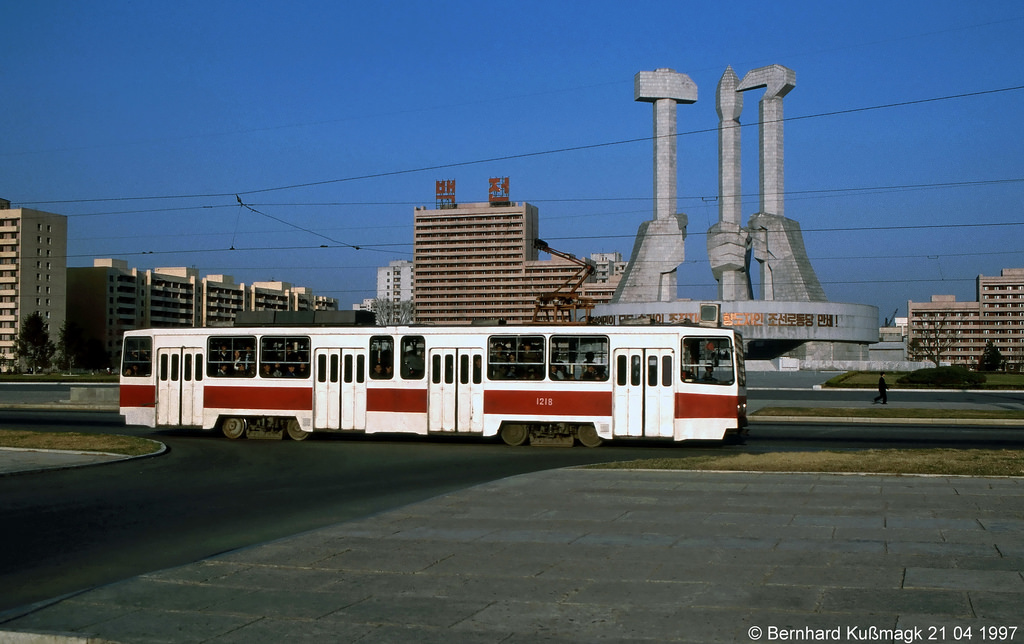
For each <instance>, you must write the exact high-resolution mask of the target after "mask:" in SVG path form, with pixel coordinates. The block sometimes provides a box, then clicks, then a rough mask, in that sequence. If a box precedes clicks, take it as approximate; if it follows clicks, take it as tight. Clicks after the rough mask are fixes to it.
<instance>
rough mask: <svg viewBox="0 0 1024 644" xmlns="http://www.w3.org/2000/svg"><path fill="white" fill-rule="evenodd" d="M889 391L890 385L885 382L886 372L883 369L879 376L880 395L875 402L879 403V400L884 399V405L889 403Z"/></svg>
mask: <svg viewBox="0 0 1024 644" xmlns="http://www.w3.org/2000/svg"><path fill="white" fill-rule="evenodd" d="M887 391H889V387H887V386H886V384H885V372H884V371H883V372H882V373H881V374H879V376H878V395H877V396H875V403H878V401H882V404H883V405H888V404H889V397H888V396H887V395H886V392H887Z"/></svg>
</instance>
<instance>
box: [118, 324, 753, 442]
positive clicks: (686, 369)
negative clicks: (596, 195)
mask: <svg viewBox="0 0 1024 644" xmlns="http://www.w3.org/2000/svg"><path fill="white" fill-rule="evenodd" d="M742 347H743V344H742V340H741V338H740V337H739V336H738V335H737V334H736V333H735V331H733V330H732V329H728V328H721V327H703V326H684V325H651V326H565V325H551V326H543V325H523V326H511V325H509V326H504V325H501V326H499V325H494V326H458V327H441V326H438V327H432V326H390V327H379V326H374V327H366V326H351V327H338V326H329V327H328V326H243V327H209V328H175V329H143V330H133V331H128V332H126V333H125V336H124V344H123V351H122V363H121V371H120V373H121V377H120V413H121V415H122V416H124V419H125V422H126V424H129V425H142V426H146V427H178V428H195V429H202V430H219V431H221V432H222V433H223V434H224V435H225V436H227V437H228V438H233V439H237V438H243V437H249V438H282V437H289V438H291V439H295V440H302V439H305V438H306V437H308V436H309V435H310V434H311V433H312V432H355V433H365V434H375V433H382V434H383V433H396V434H402V433H407V434H420V435H424V436H427V435H465V436H480V437H495V436H500V438H501V439H502V440H503V441H504V442H505V443H507V444H509V445H523V444H526V443H531V444H534V445H545V444H547V445H572V444H574V442H576V441H578V442H579V443H581V444H583V445H585V446H588V447H596V446H598V445H600V444H602V443H603V442H605V441H615V440H618V439H631V440H639V439H652V440H660V441H663V442H679V441H686V440H694V439H697V440H723V439H725V438H726V437H727V436H729V435H733V434H740V433H743V432H744V431H745V427H746V424H747V419H746V382H745V372H744V364H743V348H742Z"/></svg>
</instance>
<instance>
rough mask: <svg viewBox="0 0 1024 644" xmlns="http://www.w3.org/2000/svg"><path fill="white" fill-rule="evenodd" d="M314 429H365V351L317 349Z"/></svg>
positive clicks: (314, 385) (314, 377)
mask: <svg viewBox="0 0 1024 644" xmlns="http://www.w3.org/2000/svg"><path fill="white" fill-rule="evenodd" d="M313 361H314V365H315V367H314V374H313V379H314V384H313V429H366V352H365V351H363V350H360V349H339V348H326V349H317V350H316V352H315V353H314V357H313Z"/></svg>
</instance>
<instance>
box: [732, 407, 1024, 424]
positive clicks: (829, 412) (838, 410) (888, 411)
mask: <svg viewBox="0 0 1024 644" xmlns="http://www.w3.org/2000/svg"><path fill="white" fill-rule="evenodd" d="M750 415H751V416H755V417H758V416H823V417H826V418H835V417H843V418H981V419H1009V420H1014V419H1020V420H1022V421H1024V409H935V408H916V407H909V408H908V407H885V406H881V405H873V406H871V407H763V408H761V409H758V410H757V411H755V412H753V413H752V414H750Z"/></svg>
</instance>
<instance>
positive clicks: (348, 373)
mask: <svg viewBox="0 0 1024 644" xmlns="http://www.w3.org/2000/svg"><path fill="white" fill-rule="evenodd" d="M342 364H343V366H342V376H341V377H342V379H343V380H344V381H345V382H352V354H351V353H346V354H345V357H344V358H342Z"/></svg>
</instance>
